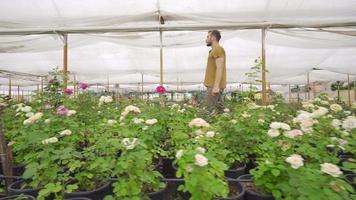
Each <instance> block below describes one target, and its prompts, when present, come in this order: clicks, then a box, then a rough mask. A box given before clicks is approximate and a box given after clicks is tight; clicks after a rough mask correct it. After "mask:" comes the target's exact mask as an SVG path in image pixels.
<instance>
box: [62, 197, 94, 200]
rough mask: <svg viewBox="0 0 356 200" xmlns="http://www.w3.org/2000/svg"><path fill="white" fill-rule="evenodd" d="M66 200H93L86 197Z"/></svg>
mask: <svg viewBox="0 0 356 200" xmlns="http://www.w3.org/2000/svg"><path fill="white" fill-rule="evenodd" d="M65 200H92V199H89V198H86V197H74V198H70V199H65Z"/></svg>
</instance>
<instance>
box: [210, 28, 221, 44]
mask: <svg viewBox="0 0 356 200" xmlns="http://www.w3.org/2000/svg"><path fill="white" fill-rule="evenodd" d="M209 33H210V34H211V35H213V36H214V37H215V38H216V40H217V41H218V42H219V41H220V38H221V34H220V31H218V30H211V31H209Z"/></svg>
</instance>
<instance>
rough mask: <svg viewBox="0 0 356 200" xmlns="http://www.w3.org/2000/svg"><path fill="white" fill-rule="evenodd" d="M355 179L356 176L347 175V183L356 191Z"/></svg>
mask: <svg viewBox="0 0 356 200" xmlns="http://www.w3.org/2000/svg"><path fill="white" fill-rule="evenodd" d="M355 178H356V174H347V175H345V180H346V182H347V183H349V184H350V185H352V187H354V189H355V190H356V184H355V183H354V179H355Z"/></svg>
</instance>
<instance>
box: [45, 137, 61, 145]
mask: <svg viewBox="0 0 356 200" xmlns="http://www.w3.org/2000/svg"><path fill="white" fill-rule="evenodd" d="M56 142H58V138H56V137H51V138H48V139H44V140H42V144H52V143H56Z"/></svg>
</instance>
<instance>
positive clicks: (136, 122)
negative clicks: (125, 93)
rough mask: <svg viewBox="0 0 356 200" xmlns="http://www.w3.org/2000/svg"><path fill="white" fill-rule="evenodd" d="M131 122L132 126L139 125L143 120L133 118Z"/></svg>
mask: <svg viewBox="0 0 356 200" xmlns="http://www.w3.org/2000/svg"><path fill="white" fill-rule="evenodd" d="M132 121H133V122H134V124H141V123H143V122H144V121H145V120H144V119H141V118H137V117H135V118H133V119H132Z"/></svg>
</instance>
